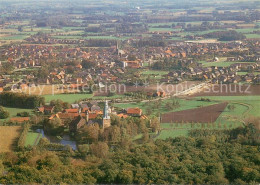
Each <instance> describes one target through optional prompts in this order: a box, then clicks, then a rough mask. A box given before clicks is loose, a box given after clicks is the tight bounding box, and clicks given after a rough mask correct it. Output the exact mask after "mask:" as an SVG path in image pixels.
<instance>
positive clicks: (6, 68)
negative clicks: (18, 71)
mask: <svg viewBox="0 0 260 185" xmlns="http://www.w3.org/2000/svg"><path fill="white" fill-rule="evenodd" d="M13 70H14V67H13V65H12V64H10V63H9V62H2V66H1V68H0V72H1V73H4V74H8V75H9V74H11V72H12V71H13Z"/></svg>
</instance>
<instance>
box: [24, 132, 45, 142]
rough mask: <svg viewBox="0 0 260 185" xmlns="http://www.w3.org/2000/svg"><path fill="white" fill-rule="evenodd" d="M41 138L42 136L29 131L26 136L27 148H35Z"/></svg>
mask: <svg viewBox="0 0 260 185" xmlns="http://www.w3.org/2000/svg"><path fill="white" fill-rule="evenodd" d="M41 138H42V134H40V133H36V132H34V131H32V130H29V132H28V133H27V135H26V140H25V146H35V145H37V144H38V143H39V141H40V139H41Z"/></svg>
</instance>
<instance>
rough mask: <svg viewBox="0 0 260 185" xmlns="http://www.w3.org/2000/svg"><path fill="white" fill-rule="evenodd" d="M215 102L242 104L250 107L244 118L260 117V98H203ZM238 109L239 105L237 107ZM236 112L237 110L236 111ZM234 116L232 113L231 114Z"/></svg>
mask: <svg viewBox="0 0 260 185" xmlns="http://www.w3.org/2000/svg"><path fill="white" fill-rule="evenodd" d="M203 97H204V98H209V99H211V100H214V101H228V102H230V103H240V104H243V105H245V106H248V109H249V110H248V111H247V112H246V114H245V115H244V116H248V115H249V116H250V115H251V116H260V111H259V110H260V96H252V95H251V96H203ZM198 98H199V97H198ZM235 106H236V107H238V105H235ZM235 111H236V109H235ZM231 114H232V113H231Z"/></svg>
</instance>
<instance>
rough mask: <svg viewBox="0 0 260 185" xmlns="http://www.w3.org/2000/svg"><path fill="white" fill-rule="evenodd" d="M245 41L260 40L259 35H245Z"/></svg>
mask: <svg viewBox="0 0 260 185" xmlns="http://www.w3.org/2000/svg"><path fill="white" fill-rule="evenodd" d="M245 35H246V38H247V39H260V34H245Z"/></svg>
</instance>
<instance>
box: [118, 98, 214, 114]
mask: <svg viewBox="0 0 260 185" xmlns="http://www.w3.org/2000/svg"><path fill="white" fill-rule="evenodd" d="M178 101H179V103H180V107H178V108H176V109H174V110H169V109H167V108H166V103H167V102H172V99H166V100H162V102H161V105H160V106H159V107H158V108H153V112H152V114H154V115H156V114H158V113H162V114H163V113H168V112H172V111H175V112H176V111H183V110H189V109H195V108H198V107H205V106H209V105H213V104H216V102H214V101H211V102H206V101H198V100H196V99H192V100H185V99H178ZM114 106H115V107H118V108H122V109H123V108H134V107H139V108H141V109H142V110H143V111H144V113H145V114H146V112H147V109H149V108H151V106H152V103H151V104H149V103H147V102H146V103H144V102H141V103H122V104H121V103H120V104H119V103H118V104H114Z"/></svg>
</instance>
